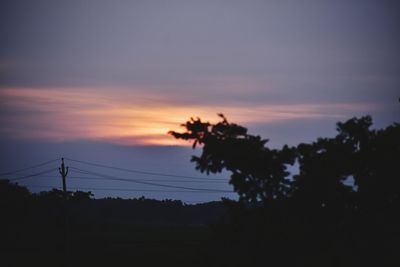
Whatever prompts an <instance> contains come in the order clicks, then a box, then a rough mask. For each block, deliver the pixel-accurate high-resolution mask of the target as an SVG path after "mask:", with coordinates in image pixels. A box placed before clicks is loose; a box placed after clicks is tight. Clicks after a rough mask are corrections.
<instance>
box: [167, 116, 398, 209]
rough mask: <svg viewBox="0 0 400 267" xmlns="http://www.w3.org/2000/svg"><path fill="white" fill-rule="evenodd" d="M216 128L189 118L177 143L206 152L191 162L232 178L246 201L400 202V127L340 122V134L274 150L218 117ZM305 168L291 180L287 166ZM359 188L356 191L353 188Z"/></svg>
mask: <svg viewBox="0 0 400 267" xmlns="http://www.w3.org/2000/svg"><path fill="white" fill-rule="evenodd" d="M219 116H220V117H221V121H220V122H218V123H216V124H211V123H209V122H203V121H202V120H201V119H200V118H196V119H194V118H191V119H190V120H189V121H187V122H186V123H185V124H183V126H184V127H185V128H186V131H185V132H183V133H179V132H170V134H172V135H173V136H174V137H175V138H178V139H184V140H189V141H192V142H193V148H195V147H196V146H197V145H201V146H202V153H201V155H200V156H198V157H197V156H193V157H192V161H193V162H195V164H196V168H197V169H198V170H200V171H201V172H206V173H217V172H221V171H222V170H227V171H229V172H231V179H230V183H231V184H232V185H233V187H234V190H235V191H236V192H237V193H238V194H239V196H240V200H241V201H243V202H251V203H254V202H258V203H264V204H266V203H268V201H271V200H282V199H296V201H299V202H300V203H303V204H305V205H306V206H307V207H315V208H321V207H322V208H339V207H342V208H343V207H350V206H351V207H352V208H354V209H357V208H361V207H362V206H365V205H369V206H370V205H372V203H373V204H374V205H377V204H378V203H380V204H385V205H390V204H391V203H393V202H395V201H398V200H399V195H400V194H399V188H400V186H399V185H400V184H399V178H398V177H399V169H398V166H399V164H400V143H399V142H400V126H399V124H398V123H394V124H393V125H391V126H389V127H387V128H385V129H382V130H372V129H371V126H372V119H371V117H370V116H365V117H361V118H352V119H350V120H348V121H346V122H339V123H337V135H336V136H335V137H333V138H319V139H318V140H317V141H315V142H312V143H310V144H299V145H298V146H297V147H288V146H287V145H285V146H283V147H282V148H281V149H272V148H269V147H268V146H267V143H268V139H263V138H261V137H260V136H257V135H251V134H249V133H248V132H247V129H246V128H245V127H243V126H240V125H237V124H234V123H230V122H228V120H227V119H226V118H225V117H224V115H222V114H219ZM295 162H298V164H299V174H297V175H294V176H293V177H291V176H290V173H289V171H288V166H289V165H293V164H294V163H295ZM351 180H353V181H354V184H353V185H352V184H349V183H351Z"/></svg>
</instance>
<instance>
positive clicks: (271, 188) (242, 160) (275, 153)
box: [170, 114, 295, 203]
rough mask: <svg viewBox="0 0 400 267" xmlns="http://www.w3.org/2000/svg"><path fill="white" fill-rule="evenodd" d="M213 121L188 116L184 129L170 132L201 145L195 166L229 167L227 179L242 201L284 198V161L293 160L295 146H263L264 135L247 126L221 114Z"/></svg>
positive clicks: (207, 168) (206, 169)
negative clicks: (252, 130)
mask: <svg viewBox="0 0 400 267" xmlns="http://www.w3.org/2000/svg"><path fill="white" fill-rule="evenodd" d="M219 116H220V117H221V119H222V120H221V121H220V122H218V123H216V124H210V123H209V122H203V121H201V119H199V118H197V119H194V118H191V120H190V121H188V122H186V123H185V124H184V125H183V126H184V127H185V128H186V130H187V131H186V132H184V133H178V132H170V134H172V135H173V136H174V137H175V138H180V139H184V140H191V141H193V148H194V147H196V145H203V151H202V154H201V155H200V156H199V157H197V156H193V157H192V161H193V162H195V163H196V169H198V170H200V171H201V172H206V173H210V172H211V173H217V172H221V171H222V170H224V169H225V170H228V171H230V172H231V173H232V175H231V180H230V183H231V184H232V185H233V187H234V190H235V191H236V192H237V193H238V194H239V196H240V200H241V201H245V202H252V203H254V202H259V201H261V202H266V201H268V200H273V199H280V198H284V197H285V196H286V195H287V194H288V192H289V189H290V187H289V185H290V180H289V179H288V175H289V172H288V171H287V165H288V164H293V163H294V156H295V153H294V150H293V149H290V148H289V147H288V146H284V147H283V148H282V149H281V150H277V149H270V148H268V147H267V146H266V143H267V142H268V140H267V139H262V138H261V137H260V136H255V135H250V134H248V133H247V129H246V128H244V127H242V126H239V125H237V124H234V123H229V122H228V121H227V119H226V118H225V117H224V115H222V114H219Z"/></svg>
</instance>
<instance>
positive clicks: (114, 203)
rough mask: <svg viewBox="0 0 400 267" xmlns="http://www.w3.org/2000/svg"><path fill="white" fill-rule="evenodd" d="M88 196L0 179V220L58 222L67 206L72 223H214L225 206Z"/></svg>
mask: <svg viewBox="0 0 400 267" xmlns="http://www.w3.org/2000/svg"><path fill="white" fill-rule="evenodd" d="M92 197H93V194H92V193H91V192H84V191H75V192H72V191H68V192H67V195H65V194H64V193H63V191H61V190H58V189H52V190H51V191H43V192H40V193H31V192H29V190H28V189H27V188H26V187H24V186H20V185H18V184H15V183H10V182H9V181H8V180H0V208H1V209H0V210H1V213H2V214H1V215H2V223H6V222H7V221H8V220H10V221H9V223H10V224H13V223H18V222H24V221H27V220H28V221H29V220H35V221H41V223H45V224H48V223H49V222H50V221H53V222H54V223H57V222H62V220H63V218H64V214H65V209H67V212H68V217H69V221H70V222H71V223H74V224H76V225H85V224H86V225H107V224H116V223H117V224H145V225H149V224H154V225H209V224H212V223H217V222H218V221H219V220H220V219H221V218H223V217H224V214H226V210H227V208H226V207H225V205H223V203H222V202H221V201H220V202H218V201H216V202H208V203H202V204H195V205H188V204H185V203H183V202H182V201H180V200H171V199H166V200H155V199H146V198H145V197H140V198H133V199H122V198H111V197H109V198H103V199H94V198H92Z"/></svg>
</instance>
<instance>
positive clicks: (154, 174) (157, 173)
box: [64, 158, 227, 181]
mask: <svg viewBox="0 0 400 267" xmlns="http://www.w3.org/2000/svg"><path fill="white" fill-rule="evenodd" d="M64 159H66V160H69V161H72V162H76V163H81V164H86V165H91V166H95V167H100V168H107V169H112V170H117V171H124V172H131V173H138V174H145V175H152V176H163V177H174V178H185V179H196V180H210V181H215V180H220V181H227V179H223V178H207V177H198V176H188V175H176V174H169V173H161V172H150V171H143V170H137V169H126V168H120V167H115V166H110V165H104V164H99V163H93V162H88V161H83V160H77V159H71V158H64Z"/></svg>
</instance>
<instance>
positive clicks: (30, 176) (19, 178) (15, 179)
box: [7, 168, 57, 181]
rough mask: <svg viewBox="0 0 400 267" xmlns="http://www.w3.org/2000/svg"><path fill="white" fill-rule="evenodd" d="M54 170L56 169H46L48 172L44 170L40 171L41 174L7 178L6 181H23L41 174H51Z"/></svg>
mask: <svg viewBox="0 0 400 267" xmlns="http://www.w3.org/2000/svg"><path fill="white" fill-rule="evenodd" d="M54 170H57V169H56V168H52V169H48V170H45V171H42V172H38V173H34V174H30V175H25V176H20V177H16V178H7V180H9V181H19V180H23V179H28V178H32V177H36V176H39V175H42V174H46V173H49V172H52V171H54Z"/></svg>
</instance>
